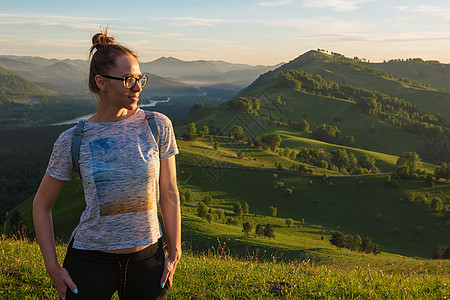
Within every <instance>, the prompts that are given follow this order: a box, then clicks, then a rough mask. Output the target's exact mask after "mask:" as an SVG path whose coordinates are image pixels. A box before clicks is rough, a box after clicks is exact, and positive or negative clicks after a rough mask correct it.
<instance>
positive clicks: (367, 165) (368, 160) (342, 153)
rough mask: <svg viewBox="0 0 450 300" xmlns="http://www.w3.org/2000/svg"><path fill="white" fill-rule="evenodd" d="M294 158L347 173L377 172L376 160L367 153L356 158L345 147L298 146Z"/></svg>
mask: <svg viewBox="0 0 450 300" xmlns="http://www.w3.org/2000/svg"><path fill="white" fill-rule="evenodd" d="M296 160H297V161H299V162H301V163H304V164H308V165H313V166H316V167H319V168H323V169H328V170H334V171H339V172H340V173H342V174H344V175H347V174H352V175H358V174H369V173H378V172H380V170H379V169H378V167H377V166H376V160H375V158H373V157H372V156H370V155H368V154H367V153H363V154H362V155H361V156H360V157H358V158H356V156H355V154H354V153H353V152H350V153H347V151H346V150H345V149H337V150H333V151H330V152H329V151H326V150H325V149H322V148H320V149H312V148H300V149H299V152H298V153H297V156H296Z"/></svg>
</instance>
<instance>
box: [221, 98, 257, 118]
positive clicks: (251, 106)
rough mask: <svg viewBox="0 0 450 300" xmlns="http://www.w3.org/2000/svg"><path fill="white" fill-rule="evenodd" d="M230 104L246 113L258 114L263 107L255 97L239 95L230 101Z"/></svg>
mask: <svg viewBox="0 0 450 300" xmlns="http://www.w3.org/2000/svg"><path fill="white" fill-rule="evenodd" d="M228 105H229V106H230V107H231V108H232V109H235V110H238V111H241V112H244V113H246V114H251V115H257V114H258V111H259V109H260V108H261V103H260V102H259V99H258V98H255V97H238V98H233V99H231V100H230V101H228Z"/></svg>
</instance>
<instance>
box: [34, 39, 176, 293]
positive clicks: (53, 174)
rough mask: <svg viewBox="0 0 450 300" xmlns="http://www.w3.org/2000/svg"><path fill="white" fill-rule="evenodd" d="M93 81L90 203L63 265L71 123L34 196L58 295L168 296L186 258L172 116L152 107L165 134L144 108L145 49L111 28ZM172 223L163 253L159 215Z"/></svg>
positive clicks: (83, 153) (83, 169)
mask: <svg viewBox="0 0 450 300" xmlns="http://www.w3.org/2000/svg"><path fill="white" fill-rule="evenodd" d="M92 43H93V45H92V47H91V50H90V56H91V63H90V74H89V89H90V90H91V91H92V92H93V93H94V94H95V95H96V97H97V99H98V101H99V107H98V110H97V112H96V113H95V114H94V115H93V116H92V117H91V118H89V119H88V120H87V121H86V122H85V125H84V128H83V133H82V139H81V146H80V151H79V162H78V166H79V170H80V176H81V179H82V183H83V188H84V194H85V200H86V208H85V210H84V211H83V213H82V215H81V218H80V222H79V224H78V226H77V227H76V229H75V230H74V231H73V234H72V237H71V239H70V243H69V246H68V250H67V254H66V257H65V260H64V264H63V266H62V267H61V266H60V264H59V263H58V260H57V256H56V251H55V244H54V238H53V225H52V207H53V204H54V202H55V201H56V199H57V197H58V195H59V193H60V191H61V189H62V188H63V186H64V184H65V182H67V181H69V180H70V179H71V177H72V173H73V170H74V165H73V163H72V154H71V146H72V136H73V128H71V129H69V130H67V131H65V132H63V133H62V134H61V135H60V136H59V138H58V139H57V141H56V142H55V144H54V147H53V151H52V155H51V157H50V161H49V165H48V167H47V171H46V174H45V175H44V178H43V180H42V182H41V184H40V186H39V189H38V191H37V194H36V196H35V198H34V202H33V219H34V224H35V230H36V236H37V240H38V243H39V246H40V248H41V251H42V255H43V258H44V262H45V267H46V270H47V272H48V274H49V275H50V277H51V279H52V281H53V283H54V285H55V287H56V290H57V293H58V300H59V299H62V300H64V299H110V298H111V296H112V295H113V294H114V292H115V291H118V293H119V297H120V298H121V299H164V298H165V297H166V296H167V293H168V289H169V287H170V286H171V283H172V278H173V274H174V272H175V268H176V266H177V263H178V261H179V259H180V256H181V217H180V206H179V195H178V189H177V183H176V167H175V154H177V153H178V149H177V146H176V142H175V136H174V133H173V129H172V124H171V122H170V120H169V119H168V118H167V117H166V116H164V115H163V114H160V113H156V112H155V113H154V117H155V121H156V124H157V129H158V132H159V141H156V140H155V137H154V136H153V135H152V131H151V130H150V127H149V123H148V122H147V119H146V114H145V112H144V111H143V110H141V109H139V108H138V107H137V103H138V100H139V93H140V92H141V91H142V87H143V86H144V85H145V84H146V83H147V76H146V75H142V74H141V71H140V68H139V64H138V60H137V56H136V54H135V53H133V52H132V51H131V50H130V49H128V48H126V47H124V46H122V45H119V44H116V43H115V41H114V39H113V38H111V37H108V36H107V32H106V31H105V32H100V33H97V34H96V35H94V37H93V38H92ZM158 206H159V207H160V209H161V215H162V218H163V222H164V229H165V233H166V238H167V243H168V257H167V258H166V259H164V251H163V249H162V243H161V236H162V231H161V228H160V224H159V221H158V213H157V208H158Z"/></svg>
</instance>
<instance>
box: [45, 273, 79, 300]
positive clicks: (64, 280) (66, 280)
mask: <svg viewBox="0 0 450 300" xmlns="http://www.w3.org/2000/svg"><path fill="white" fill-rule="evenodd" d="M49 275H50V278H51V279H52V281H53V284H54V285H55V289H56V292H57V293H58V298H57V300H64V299H65V298H66V291H67V287H69V289H70V290H71V291H72V292H74V293H75V294H78V289H77V286H76V285H75V283H74V282H73V280H72V278H71V277H70V275H69V272H67V270H66V269H65V268H62V267H59V268H58V269H56V270H55V271H52V272H51V273H50V272H49Z"/></svg>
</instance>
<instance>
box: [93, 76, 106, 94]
mask: <svg viewBox="0 0 450 300" xmlns="http://www.w3.org/2000/svg"><path fill="white" fill-rule="evenodd" d="M95 84H97V87H98V89H99V90H100V91H102V92H104V91H106V82H105V79H104V78H103V76H101V75H95Z"/></svg>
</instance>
